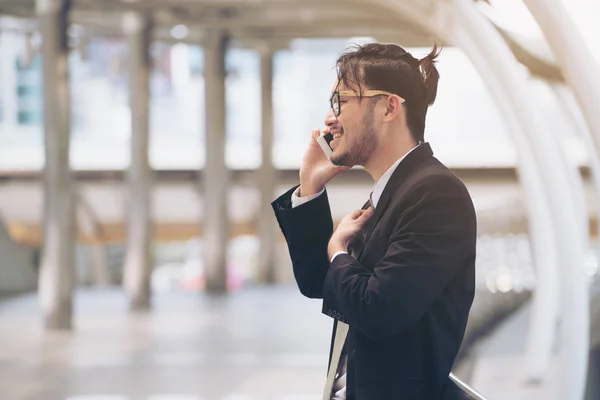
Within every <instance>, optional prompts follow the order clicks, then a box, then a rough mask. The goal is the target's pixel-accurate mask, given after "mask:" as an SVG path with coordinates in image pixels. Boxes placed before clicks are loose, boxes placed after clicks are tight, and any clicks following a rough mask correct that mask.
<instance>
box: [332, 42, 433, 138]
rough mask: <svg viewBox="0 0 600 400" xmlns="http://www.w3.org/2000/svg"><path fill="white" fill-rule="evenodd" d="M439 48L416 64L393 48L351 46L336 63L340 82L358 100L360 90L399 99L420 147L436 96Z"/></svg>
mask: <svg viewBox="0 0 600 400" xmlns="http://www.w3.org/2000/svg"><path fill="white" fill-rule="evenodd" d="M440 51H441V48H440V49H438V46H437V45H434V47H433V50H432V51H431V53H429V54H428V55H427V56H425V57H424V58H423V59H421V60H417V59H416V58H414V57H413V56H412V55H411V54H410V53H408V52H407V51H406V50H404V49H403V48H402V47H400V46H398V45H395V44H381V43H369V44H365V45H357V46H353V47H352V48H351V49H349V50H348V51H346V52H345V53H343V54H342V55H341V56H340V57H339V58H338V59H337V61H336V68H337V73H338V79H339V82H343V83H344V86H346V87H347V88H348V89H351V90H354V91H355V92H356V93H357V94H358V95H359V98H361V95H362V92H363V90H366V89H374V90H385V91H388V92H391V93H394V94H397V95H398V96H400V97H402V98H403V99H404V100H405V102H404V103H403V106H404V109H405V111H406V124H407V126H408V129H409V130H410V133H411V135H412V137H413V139H414V140H415V141H416V142H417V143H422V142H423V141H424V136H425V117H426V115H427V109H428V108H429V106H430V105H432V104H433V103H434V101H435V98H436V96H437V88H438V81H439V79H440V74H439V72H438V70H437V68H436V67H435V62H436V58H437V57H438V55H439V54H440Z"/></svg>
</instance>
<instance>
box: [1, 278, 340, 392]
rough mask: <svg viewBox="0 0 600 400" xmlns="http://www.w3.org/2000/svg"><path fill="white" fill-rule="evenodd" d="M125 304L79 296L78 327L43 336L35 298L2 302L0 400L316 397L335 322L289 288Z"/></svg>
mask: <svg viewBox="0 0 600 400" xmlns="http://www.w3.org/2000/svg"><path fill="white" fill-rule="evenodd" d="M126 305H127V301H126V298H125V296H124V295H123V293H122V292H121V291H120V290H118V289H113V290H104V291H81V292H78V293H77V296H76V310H75V320H74V321H75V329H74V330H73V331H72V332H70V333H45V332H44V330H43V329H42V325H41V317H40V315H39V303H38V299H37V297H36V296H25V297H21V298H17V299H13V300H10V301H3V302H1V303H0V400H309V399H318V398H319V397H320V391H321V388H322V385H323V384H324V380H325V371H326V367H327V365H326V364H327V354H328V353H327V352H328V348H329V338H330V336H329V335H330V329H331V320H330V319H329V318H328V317H326V316H324V315H322V314H321V313H320V302H318V301H315V300H309V299H305V298H303V297H302V296H301V295H300V294H299V293H298V291H297V290H296V289H294V288H293V287H292V288H273V289H249V290H244V291H242V292H238V293H234V294H231V295H229V296H227V297H225V296H223V297H208V296H206V295H183V294H181V295H160V296H157V298H156V300H155V303H154V310H153V311H152V312H151V313H148V314H141V315H130V314H129V313H128V312H127V306H126Z"/></svg>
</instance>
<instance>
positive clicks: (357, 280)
mask: <svg viewBox="0 0 600 400" xmlns="http://www.w3.org/2000/svg"><path fill="white" fill-rule="evenodd" d="M438 54H439V52H438V51H437V48H435V47H434V49H433V51H432V52H431V53H430V54H429V55H428V56H426V57H425V58H423V59H422V60H417V59H415V58H414V57H413V56H412V55H411V54H409V53H408V52H406V51H405V50H404V49H402V48H401V47H399V46H396V45H391V44H377V43H373V44H367V45H364V46H359V47H357V48H356V49H355V50H353V51H351V52H348V53H346V54H343V55H342V56H341V57H340V58H339V59H338V60H337V63H336V65H337V71H338V79H337V82H336V83H335V85H334V88H333V91H332V94H331V99H330V106H331V110H330V111H329V113H328V115H327V117H326V119H325V125H326V129H325V133H332V134H333V135H334V140H333V141H332V142H331V148H332V150H333V153H332V154H331V162H330V161H329V160H328V159H327V158H326V157H325V155H324V153H323V152H322V151H321V149H320V147H319V145H318V144H317V141H316V139H317V137H318V136H319V131H318V130H316V131H314V132H313V136H312V139H311V143H310V145H309V146H308V149H307V150H306V152H305V156H304V159H303V162H302V166H301V168H300V185H299V186H297V187H294V188H292V189H291V190H290V191H288V192H287V193H285V194H284V195H282V196H281V197H279V198H278V199H277V200H275V201H274V202H273V203H272V206H273V210H274V211H275V215H276V218H277V220H278V222H279V226H280V227H281V230H282V232H283V234H284V236H285V238H286V241H287V244H288V248H289V252H290V256H291V259H292V264H293V270H294V276H295V278H296V281H297V283H298V286H299V288H300V291H301V293H302V294H304V295H305V296H307V297H309V298H319V299H323V313H325V314H327V315H329V316H331V317H333V318H334V328H333V336H332V343H331V351H330V365H329V371H328V378H327V381H326V385H325V392H324V395H323V399H325V400H330V399H335V400H338V399H340V400H380V399H381V400H384V399H385V400H413V399H414V400H416V399H419V400H421V399H422V400H434V399H441V398H447V397H448V396H449V395H448V393H449V390H451V389H450V388H451V383H450V381H449V378H448V375H449V373H450V371H451V368H452V365H453V363H454V360H455V357H456V354H457V352H458V350H459V348H460V345H461V342H462V339H463V335H464V331H465V326H466V323H467V318H468V314H469V310H470V307H471V304H472V301H473V296H474V290H475V244H476V217H475V211H474V208H473V204H472V201H471V198H470V196H469V193H468V191H467V189H466V188H465V186H464V185H463V183H462V182H461V181H460V180H459V179H458V178H457V177H456V176H455V175H454V174H453V173H452V172H451V171H450V170H448V169H447V168H446V167H445V166H444V165H443V164H442V163H441V162H440V161H438V160H437V159H436V158H435V157H434V156H433V152H432V150H431V147H430V145H429V144H428V143H426V142H424V131H425V117H426V114H427V109H428V107H429V106H430V105H431V104H433V102H434V100H435V97H436V93H437V84H438V80H439V74H438V71H437V69H436V68H435V59H436V57H437V56H438ZM354 165H361V166H363V167H364V168H365V170H366V171H367V172H368V173H369V174H370V175H371V176H372V178H373V179H374V181H375V182H376V184H375V186H374V187H373V192H372V193H371V196H370V199H369V201H368V202H367V204H365V206H364V207H363V209H361V210H357V211H355V212H352V213H351V214H350V215H348V216H346V217H345V218H343V219H342V221H341V222H340V223H339V225H338V227H337V229H336V230H335V232H334V231H333V222H332V217H331V212H330V208H329V203H328V199H327V193H326V189H325V185H326V184H327V183H328V182H329V181H330V180H331V179H332V178H333V177H335V176H336V175H338V174H340V173H342V172H343V171H346V170H347V169H349V168H350V167H352V166H354Z"/></svg>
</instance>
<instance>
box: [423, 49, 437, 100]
mask: <svg viewBox="0 0 600 400" xmlns="http://www.w3.org/2000/svg"><path fill="white" fill-rule="evenodd" d="M441 51H442V49H441V48H438V47H437V45H434V46H433V50H431V53H429V54H427V55H426V56H425V57H423V58H422V59H421V60H420V61H419V69H420V70H421V74H423V80H424V83H425V87H426V88H427V92H426V96H425V99H426V101H427V105H428V106H431V105H433V103H434V102H435V99H436V97H437V89H438V82H439V81H440V73H439V72H438V70H437V68H436V67H435V63H436V62H437V58H438V56H439V55H440V52H441Z"/></svg>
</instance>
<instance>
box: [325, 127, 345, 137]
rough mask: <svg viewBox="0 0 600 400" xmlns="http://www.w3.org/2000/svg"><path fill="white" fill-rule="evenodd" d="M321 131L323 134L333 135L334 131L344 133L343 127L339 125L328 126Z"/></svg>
mask: <svg viewBox="0 0 600 400" xmlns="http://www.w3.org/2000/svg"><path fill="white" fill-rule="evenodd" d="M323 131H324V133H325V134H328V133H330V134H332V135H333V134H334V133H337V132H339V133H344V128H342V127H341V126H332V127H329V126H328V127H327V128H325V129H324V130H323Z"/></svg>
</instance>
